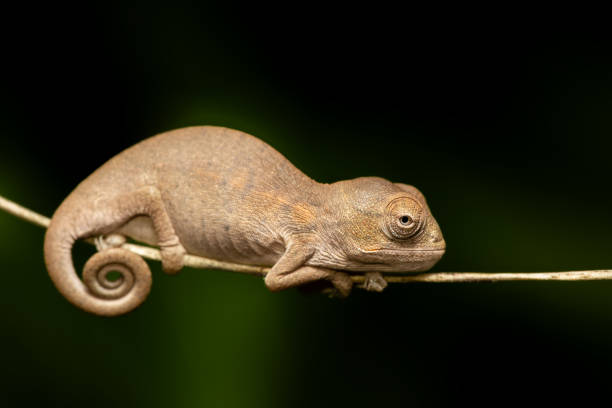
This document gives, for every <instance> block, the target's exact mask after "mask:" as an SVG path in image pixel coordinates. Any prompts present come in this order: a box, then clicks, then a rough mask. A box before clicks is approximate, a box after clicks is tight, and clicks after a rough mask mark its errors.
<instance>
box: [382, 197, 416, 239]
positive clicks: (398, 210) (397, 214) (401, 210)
mask: <svg viewBox="0 0 612 408" xmlns="http://www.w3.org/2000/svg"><path fill="white" fill-rule="evenodd" d="M385 218H386V222H385V233H386V234H387V235H388V236H389V237H390V238H395V239H407V238H410V237H412V236H414V235H416V234H417V233H418V232H419V231H420V230H421V229H422V227H423V223H424V219H425V217H424V211H423V208H422V207H421V205H420V204H419V203H418V202H417V201H415V200H413V199H411V198H408V197H400V198H396V199H395V200H393V201H391V202H390V203H389V204H388V205H387V210H386V214H385Z"/></svg>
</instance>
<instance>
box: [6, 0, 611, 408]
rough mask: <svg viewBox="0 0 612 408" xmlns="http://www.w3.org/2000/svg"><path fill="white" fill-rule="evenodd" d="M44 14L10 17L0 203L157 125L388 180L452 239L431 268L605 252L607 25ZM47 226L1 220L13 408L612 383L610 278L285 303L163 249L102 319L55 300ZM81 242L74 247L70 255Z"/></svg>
mask: <svg viewBox="0 0 612 408" xmlns="http://www.w3.org/2000/svg"><path fill="white" fill-rule="evenodd" d="M47 7H48V9H44V8H42V9H37V11H36V13H30V12H29V10H18V9H15V10H14V11H11V12H10V13H9V14H7V16H10V17H7V19H10V20H12V23H13V25H10V24H9V25H5V26H4V27H3V30H6V33H3V34H5V35H3V38H4V41H5V42H6V44H4V45H5V48H4V49H5V51H4V58H5V61H6V63H5V68H6V69H7V72H6V73H5V75H4V76H3V92H2V102H1V103H2V109H1V110H0V112H1V113H0V115H1V120H0V127H1V128H0V134H1V135H2V136H1V138H0V194H2V195H4V196H6V197H8V198H10V199H13V200H15V201H18V202H20V203H21V204H23V205H25V206H27V207H30V208H32V209H34V210H37V211H40V212H41V213H44V214H47V215H51V214H52V212H53V210H54V209H55V208H56V207H57V206H58V205H59V203H60V202H61V200H62V199H63V197H65V196H66V195H67V194H68V193H69V192H70V191H71V189H72V188H74V186H76V184H77V183H78V182H79V181H80V180H82V179H83V178H84V177H86V176H87V175H88V174H89V173H90V172H91V171H93V170H94V169H95V168H97V167H98V166H100V165H101V164H102V163H104V162H105V161H106V160H107V159H108V158H110V157H112V156H113V155H114V154H116V153H118V152H119V151H121V150H122V149H124V148H126V147H128V146H130V145H131V144H133V143H135V142H137V141H139V140H141V139H142V138H144V137H146V136H149V135H152V134H154V133H157V132H161V131H164V130H168V129H172V128H176V127H182V126H188V125H195V124H213V125H223V126H227V127H231V128H237V129H240V130H243V131H246V132H249V133H251V134H254V135H256V136H258V137H260V138H262V139H263V140H265V141H267V142H268V143H270V144H271V145H272V146H273V147H275V148H276V149H277V150H279V151H280V152H282V153H283V154H284V155H286V156H287V157H288V158H289V159H290V160H291V161H292V162H293V163H294V164H296V166H297V167H298V168H300V169H302V170H303V171H304V172H305V173H306V174H308V175H310V176H311V177H313V178H315V179H316V180H319V181H323V182H332V181H335V180H339V179H343V178H352V177H358V176H366V175H377V176H381V177H386V178H389V179H392V180H395V181H402V182H406V183H411V184H414V185H416V186H418V187H419V188H420V189H421V190H422V191H423V192H424V193H425V195H426V196H427V198H428V200H429V203H430V206H431V207H432V210H433V212H434V215H435V216H436V218H437V219H438V221H439V223H440V225H441V226H442V230H443V232H444V235H445V238H446V241H447V243H448V251H447V255H445V257H444V259H443V260H442V261H441V262H440V263H439V265H437V266H436V268H435V270H438V271H546V270H570V269H591V268H606V267H607V268H610V267H612V251H610V238H609V231H610V230H611V229H612V217H611V216H610V208H611V205H612V194H611V192H610V181H609V180H610V176H611V175H612V172H611V171H610V163H609V152H610V148H611V147H612V142H611V139H610V134H611V131H612V116H611V115H610V108H611V106H612V105H611V104H612V76H611V75H610V74H611V73H612V55H611V54H610V45H611V43H610V42H609V41H608V39H607V38H604V37H602V36H595V37H594V38H590V39H587V38H584V39H576V38H569V37H563V36H551V35H549V36H542V37H536V36H534V35H531V33H527V32H525V31H523V30H521V34H524V38H523V37H521V38H519V36H518V35H517V34H516V33H517V32H516V30H515V28H516V27H515V26H514V25H511V26H509V27H505V26H499V27H495V26H496V24H489V25H487V24H484V23H483V24H484V25H483V26H476V25H470V24H469V23H466V24H455V25H452V24H448V22H446V21H439V22H437V24H438V25H436V26H429V24H430V23H432V22H425V21H424V22H422V25H419V24H416V23H415V22H414V21H412V20H413V19H411V21H410V22H409V24H408V23H406V22H404V21H394V19H393V16H392V15H393V14H394V13H393V12H392V11H383V10H382V9H381V10H379V12H380V13H381V14H382V16H372V19H365V20H357V19H352V18H346V19H334V18H333V17H327V18H325V16H319V15H317V13H314V15H312V16H311V15H310V14H309V13H308V12H307V11H306V10H302V14H301V16H302V17H303V20H299V21H298V19H297V18H294V17H295V16H293V17H286V18H281V19H275V18H272V17H271V16H272V15H273V14H270V15H269V16H270V17H268V18H265V17H264V18H260V17H257V18H256V17H255V12H256V11H259V12H261V11H264V12H265V10H259V9H258V8H259V6H257V7H256V6H253V5H252V6H251V7H250V8H249V7H247V6H245V7H236V8H234V7H233V6H230V5H225V6H221V5H214V6H213V5H211V4H206V5H198V6H195V5H194V4H192V3H190V2H181V1H178V2H173V3H172V5H162V4H161V3H150V4H149V3H147V5H143V6H141V7H133V6H121V7H116V6H114V5H111V4H110V3H109V4H108V5H104V6H102V5H83V6H82V9H78V10H77V9H66V10H64V9H61V8H60V6H58V5H53V6H47ZM72 13H78V15H79V16H80V17H79V18H70V17H69V16H70V15H72ZM375 14H378V13H375ZM326 15H327V14H326ZM319 17H320V18H321V19H320V20H319V19H318V18H319ZM377 17H382V18H378V19H377ZM389 18H390V19H391V21H389V20H388V19H389ZM396 18H398V16H396ZM340 21H342V22H344V24H345V25H343V24H341V23H340ZM474 24H475V23H474ZM468 27H471V28H472V30H470V29H469V28H468ZM42 241H43V231H41V230H40V229H38V228H36V227H33V226H30V225H28V224H26V223H24V222H23V221H21V220H18V219H16V218H13V217H11V216H8V215H5V214H1V213H0V267H1V269H2V271H3V272H4V273H3V274H1V278H0V279H1V281H0V284H1V285H2V287H3V288H5V290H4V293H3V296H1V297H0V321H2V328H1V329H0V338H1V346H2V348H1V350H2V357H1V361H0V365H1V366H2V367H3V370H2V374H1V376H2V377H1V381H0V384H2V385H1V387H2V389H1V390H2V397H1V398H3V399H5V401H6V402H7V403H8V405H9V406H23V405H24V404H25V403H27V402H30V403H38V404H45V405H58V406H59V405H61V406H63V407H71V406H79V407H82V406H88V407H95V406H149V407H154V406H176V407H191V406H219V407H275V406H278V407H284V406H313V405H317V406H349V405H350V406H373V405H374V404H376V405H379V404H380V405H381V406H386V405H399V404H402V405H415V406H445V405H451V404H452V405H456V404H457V403H459V402H470V403H477V402H483V403H488V402H489V401H491V400H493V401H497V399H496V398H500V396H503V397H502V398H503V399H504V400H506V401H516V402H519V401H520V402H523V401H524V400H525V399H526V398H529V400H530V401H538V400H539V401H542V402H543V401H546V402H548V403H550V402H552V401H553V400H554V399H555V398H558V399H560V400H563V401H564V402H567V401H569V400H571V399H576V400H579V401H581V403H584V402H585V400H586V399H587V397H588V398H593V399H595V398H598V397H600V396H606V395H607V390H606V387H607V384H608V382H609V380H610V375H609V367H610V363H611V361H612V357H611V356H612V354H611V353H612V325H611V323H612V317H611V315H610V311H611V310H612V300H611V299H612V297H611V296H610V295H609V293H610V290H612V284H611V283H608V282H588V283H558V282H550V283H526V282H523V283H521V282H517V283H498V284H454V285H453V284H415V285H404V286H391V287H390V288H389V289H388V290H387V291H386V293H384V294H382V295H377V294H370V293H362V292H358V291H356V292H355V293H354V294H353V295H352V296H351V297H350V298H349V299H347V300H345V301H337V300H329V299H326V298H323V297H317V296H314V297H313V296H304V295H302V294H300V293H299V292H298V291H287V292H285V293H279V294H271V293H269V292H268V291H267V290H266V289H265V287H264V285H263V283H262V282H261V280H260V279H258V278H253V277H249V276H243V275H240V274H232V273H228V272H220V271H196V270H189V269H187V270H184V271H183V272H182V273H181V274H180V275H179V276H177V277H169V276H165V275H163V274H162V273H161V272H160V269H159V265H157V264H154V265H152V267H153V272H154V285H153V290H152V293H151V295H150V297H149V299H148V300H147V301H146V302H145V304H144V305H143V306H142V307H141V308H140V309H138V310H136V311H135V312H133V313H131V314H129V315H127V316H123V317H120V318H112V319H105V318H99V317H95V316H90V315H88V314H85V313H83V312H81V311H80V310H77V309H76V308H74V307H73V306H71V305H70V304H68V303H67V302H66V301H65V300H64V299H63V298H62V297H61V296H60V295H59V293H58V292H57V291H56V290H55V288H54V287H53V285H52V283H51V282H50V280H49V279H48V277H47V276H46V271H45V268H44V263H43V259H42ZM90 252H91V249H90V248H87V247H86V246H84V245H83V246H79V247H78V248H77V249H76V250H75V263H77V264H82V263H83V262H84V260H85V259H86V256H87V255H88V254H89V253H90ZM528 396H529V397H528ZM2 405H4V404H2Z"/></svg>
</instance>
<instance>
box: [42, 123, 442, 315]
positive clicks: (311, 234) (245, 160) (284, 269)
mask: <svg viewBox="0 0 612 408" xmlns="http://www.w3.org/2000/svg"><path fill="white" fill-rule="evenodd" d="M78 239H93V240H94V241H95V243H96V247H97V249H98V251H97V252H96V253H95V254H94V255H92V256H91V257H90V258H89V259H88V260H87V262H86V263H85V266H84V268H83V272H82V278H81V277H79V275H78V274H77V272H76V270H75V267H74V264H73V260H72V246H73V244H74V243H75V242H76V240H78ZM127 239H132V240H135V241H140V242H143V243H145V244H149V245H156V246H158V247H159V248H160V253H161V263H162V269H163V271H164V272H166V273H169V274H175V273H177V272H178V271H179V270H181V268H182V267H183V257H184V256H185V254H192V255H197V256H202V257H208V258H213V259H217V260H221V261H228V262H234V263H241V264H250V265H262V266H270V267H271V269H270V272H268V273H267V274H266V276H265V278H264V282H265V285H266V286H267V288H268V289H270V290H271V291H280V290H284V289H288V288H293V287H300V286H304V285H306V286H308V285H309V284H313V283H314V284H315V285H316V283H317V282H318V283H321V282H323V283H325V284H326V285H328V286H329V287H330V288H331V289H332V290H333V291H334V292H335V293H336V295H338V296H339V297H346V296H348V295H349V293H350V292H351V289H352V286H353V281H352V279H351V277H350V274H351V273H363V274H365V278H366V279H365V283H364V288H365V289H367V290H371V291H382V290H383V289H384V288H385V286H387V282H386V281H385V280H384V276H383V274H387V273H402V272H420V271H425V270H428V269H430V268H431V267H432V266H433V265H434V264H435V263H436V262H437V261H438V260H439V259H440V258H441V257H442V255H443V254H444V252H445V249H446V243H445V241H444V238H443V236H442V233H441V231H440V227H439V226H438V223H437V222H436V220H435V219H434V217H433V216H432V215H431V211H430V209H429V207H428V205H427V202H426V200H425V197H424V196H423V194H422V193H421V192H420V191H419V190H418V189H417V188H416V187H414V186H411V185H407V184H403V183H393V182H390V181H388V180H386V179H383V178H379V177H359V178H355V179H351V180H343V181H337V182H334V183H319V182H316V181H314V180H313V179H311V178H309V177H308V176H307V175H305V174H304V173H302V172H301V171H300V170H298V169H297V168H296V167H295V166H294V165H293V164H291V163H290V162H289V160H287V159H286V158H285V157H284V156H283V155H282V154H281V153H279V152H278V151H276V150H275V149H274V148H272V147H271V146H270V145H268V144H266V143H265V142H263V141H262V140H260V139H258V138H256V137H254V136H251V135H249V134H247V133H244V132H241V131H238V130H233V129H229V128H224V127H215V126H194V127H186V128H181V129H176V130H171V131H168V132H164V133H160V134H158V135H155V136H153V137H150V138H148V139H144V140H143V141H141V142H139V143H137V144H135V145H133V146H131V147H129V148H127V149H126V150H124V151H123V152H121V153H119V154H118V155H116V156H114V157H113V158H111V159H110V160H109V161H107V162H106V163H105V164H103V165H102V166H101V167H100V168H98V169H97V170H96V171H94V172H93V173H92V174H91V175H90V176H89V177H87V178H86V179H85V180H84V181H82V182H81V183H80V184H79V185H78V186H77V187H76V188H75V189H74V190H73V191H72V192H71V193H70V194H69V195H68V196H67V197H66V199H65V200H64V201H63V202H62V203H61V205H60V206H59V207H58V208H57V210H56V211H55V213H54V214H53V217H52V219H51V222H50V225H49V228H48V229H47V232H46V234H45V239H44V259H45V264H46V267H47V270H48V272H49V276H50V278H51V280H52V282H53V283H54V285H55V286H56V287H57V289H58V290H59V292H60V293H61V294H62V295H63V296H64V297H65V298H67V299H68V300H69V301H70V302H71V303H72V304H74V305H75V306H77V307H79V308H81V309H83V310H85V311H87V312H90V313H94V314H97V315H102V316H115V315H121V314H124V313H127V312H129V311H131V310H133V309H135V308H136V307H138V306H139V305H140V304H141V303H142V302H143V301H144V300H145V299H146V297H147V295H148V293H149V291H150V288H151V282H152V278H151V272H150V269H149V267H148V265H147V263H146V262H145V261H144V260H143V259H142V258H141V257H140V256H138V255H136V254H135V253H132V252H130V251H129V250H127V249H124V248H122V247H121V245H122V244H123V243H125V242H126V240H127ZM112 271H115V276H116V275H117V272H118V275H119V277H118V278H116V277H115V279H113V278H112V274H111V272H112Z"/></svg>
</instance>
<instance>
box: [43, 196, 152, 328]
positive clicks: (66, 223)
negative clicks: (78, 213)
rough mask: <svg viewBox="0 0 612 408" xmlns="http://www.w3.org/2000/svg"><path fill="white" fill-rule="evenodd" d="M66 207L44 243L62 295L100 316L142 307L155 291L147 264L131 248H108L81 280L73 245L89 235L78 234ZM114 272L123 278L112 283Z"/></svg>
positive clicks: (51, 273) (92, 261)
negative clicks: (111, 273)
mask: <svg viewBox="0 0 612 408" xmlns="http://www.w3.org/2000/svg"><path fill="white" fill-rule="evenodd" d="M62 207H63V206H60V208H59V209H58V211H57V212H56V214H55V215H54V216H53V218H52V219H51V224H50V225H49V228H48V229H47V232H46V234H45V243H44V256H45V264H46V265H47V270H48V271H49V276H50V277H51V280H52V281H53V283H54V284H55V286H56V287H57V289H58V290H59V291H60V293H61V294H62V295H64V296H65V297H66V299H68V300H69V301H70V302H71V303H72V304H74V305H75V306H77V307H79V308H81V309H83V310H85V311H87V312H90V313H94V314H97V315H100V316H117V315H121V314H124V313H127V312H129V311H131V310H133V309H135V308H136V307H138V306H139V305H140V304H141V303H142V302H144V300H145V299H146V298H147V295H148V294H149V291H150V290H151V282H152V279H151V271H150V269H149V266H148V265H147V263H146V262H145V261H144V260H143V259H142V258H141V257H140V256H138V255H136V254H134V253H133V252H130V251H128V250H127V249H123V248H110V249H106V250H104V251H101V252H98V253H96V254H94V255H93V256H92V257H91V258H89V260H88V261H87V262H86V264H85V267H84V268H83V280H82V281H81V279H80V278H79V276H78V275H77V273H76V271H75V269H74V265H73V263H72V246H73V244H74V242H75V241H76V240H77V239H78V238H82V237H84V236H87V233H86V232H85V233H76V232H75V230H76V229H75V228H73V227H72V225H74V217H72V216H71V215H70V214H69V211H65V210H67V209H66V208H62ZM80 225H82V224H80ZM112 271H117V272H119V274H120V277H119V278H118V279H116V280H110V279H109V272H112Z"/></svg>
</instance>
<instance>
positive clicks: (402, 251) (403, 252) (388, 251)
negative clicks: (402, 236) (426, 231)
mask: <svg viewBox="0 0 612 408" xmlns="http://www.w3.org/2000/svg"><path fill="white" fill-rule="evenodd" d="M359 252H361V253H362V254H365V255H373V254H389V255H392V254H397V255H406V254H419V253H425V254H431V255H436V254H441V255H442V254H444V252H446V247H441V248H435V249H429V248H427V249H395V248H394V249H391V248H376V249H359Z"/></svg>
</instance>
